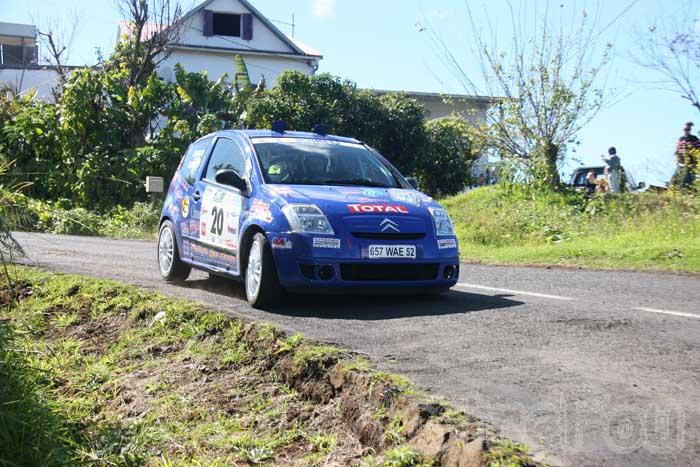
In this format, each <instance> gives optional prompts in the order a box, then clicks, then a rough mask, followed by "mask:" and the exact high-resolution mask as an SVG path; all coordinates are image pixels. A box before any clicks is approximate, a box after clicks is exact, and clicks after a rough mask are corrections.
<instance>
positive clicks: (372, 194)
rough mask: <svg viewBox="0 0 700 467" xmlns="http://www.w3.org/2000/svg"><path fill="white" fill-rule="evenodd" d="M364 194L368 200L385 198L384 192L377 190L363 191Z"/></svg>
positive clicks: (368, 189)
mask: <svg viewBox="0 0 700 467" xmlns="http://www.w3.org/2000/svg"><path fill="white" fill-rule="evenodd" d="M362 194H363V195H365V196H367V197H368V198H383V197H384V190H377V189H376V188H367V189H366V190H362Z"/></svg>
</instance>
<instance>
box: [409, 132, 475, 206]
mask: <svg viewBox="0 0 700 467" xmlns="http://www.w3.org/2000/svg"><path fill="white" fill-rule="evenodd" d="M425 127H426V134H427V146H426V152H425V157H422V158H421V159H420V161H419V165H418V168H417V171H416V174H417V176H418V180H419V181H420V185H421V190H423V191H425V192H426V193H429V194H430V195H432V196H435V197H444V196H451V195H454V194H457V193H459V192H460V191H461V190H462V189H463V188H464V187H465V185H466V184H467V181H468V180H469V172H470V169H471V165H472V163H473V162H474V159H475V158H476V155H475V154H474V153H473V152H472V151H471V145H470V144H469V139H468V137H467V123H466V122H465V121H464V120H462V119H459V118H441V119H437V120H431V121H429V122H427V123H426V125H425Z"/></svg>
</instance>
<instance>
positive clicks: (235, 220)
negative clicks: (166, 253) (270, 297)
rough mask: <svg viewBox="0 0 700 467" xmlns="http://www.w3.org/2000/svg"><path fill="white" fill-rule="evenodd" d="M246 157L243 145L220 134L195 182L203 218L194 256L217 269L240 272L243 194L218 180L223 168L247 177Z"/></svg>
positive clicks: (200, 221) (196, 208) (199, 208)
mask: <svg viewBox="0 0 700 467" xmlns="http://www.w3.org/2000/svg"><path fill="white" fill-rule="evenodd" d="M245 167H246V158H245V155H244V153H243V150H242V149H241V147H240V146H239V144H238V143H237V142H236V141H235V140H233V139H231V138H228V137H225V136H219V137H217V138H216V141H215V142H214V147H213V149H212V150H211V155H210V156H209V159H208V161H207V164H206V166H205V168H204V170H202V174H201V178H200V179H199V181H198V182H197V184H196V185H195V191H194V196H196V198H197V202H196V205H195V211H196V212H195V213H194V216H196V218H197V219H198V220H199V238H198V245H199V248H197V249H196V250H197V251H194V250H193V254H194V259H195V261H197V262H200V263H203V264H206V265H208V266H210V267H211V268H212V269H214V270H222V272H228V273H232V274H238V272H239V271H238V246H239V245H238V231H239V228H240V218H241V210H242V206H243V196H244V193H241V192H240V191H239V190H238V189H236V188H233V187H231V186H227V185H222V184H220V183H217V182H216V179H215V178H216V173H217V172H218V171H219V170H222V169H230V170H234V171H236V173H238V175H240V176H241V178H245Z"/></svg>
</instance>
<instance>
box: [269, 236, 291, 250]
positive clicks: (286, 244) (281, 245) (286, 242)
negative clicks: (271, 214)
mask: <svg viewBox="0 0 700 467" xmlns="http://www.w3.org/2000/svg"><path fill="white" fill-rule="evenodd" d="M272 248H273V249H274V250H291V249H292V241H291V240H290V239H288V238H286V237H275V238H273V239H272Z"/></svg>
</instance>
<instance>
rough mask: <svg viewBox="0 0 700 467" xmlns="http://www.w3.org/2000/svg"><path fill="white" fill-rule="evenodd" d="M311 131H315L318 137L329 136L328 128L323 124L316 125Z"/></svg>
mask: <svg viewBox="0 0 700 467" xmlns="http://www.w3.org/2000/svg"><path fill="white" fill-rule="evenodd" d="M311 131H313V132H314V133H316V134H317V135H321V136H326V135H327V134H328V127H327V126H326V125H324V124H322V123H317V124H316V125H314V127H313V128H312V129H311Z"/></svg>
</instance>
